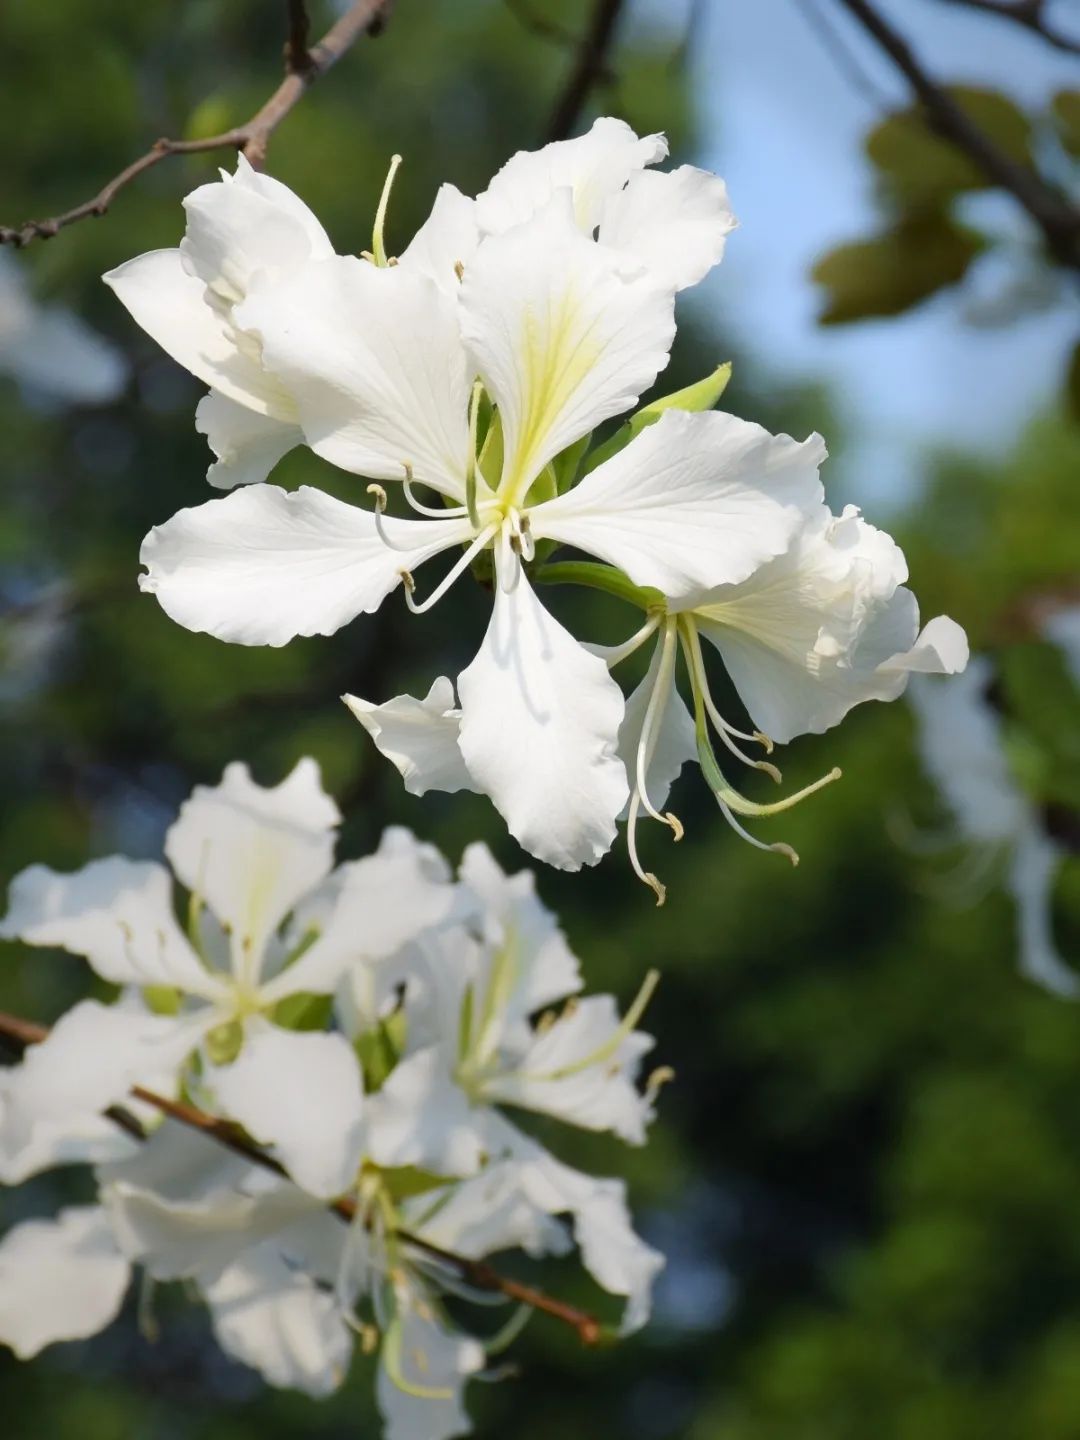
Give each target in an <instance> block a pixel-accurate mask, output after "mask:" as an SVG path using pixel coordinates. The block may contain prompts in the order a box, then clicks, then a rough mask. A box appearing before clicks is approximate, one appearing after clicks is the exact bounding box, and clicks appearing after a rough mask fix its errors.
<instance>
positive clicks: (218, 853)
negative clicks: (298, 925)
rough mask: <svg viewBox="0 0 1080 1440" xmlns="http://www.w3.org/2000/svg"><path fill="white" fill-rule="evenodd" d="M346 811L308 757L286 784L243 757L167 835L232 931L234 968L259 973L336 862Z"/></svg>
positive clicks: (201, 789) (197, 792)
mask: <svg viewBox="0 0 1080 1440" xmlns="http://www.w3.org/2000/svg"><path fill="white" fill-rule="evenodd" d="M340 821H341V813H340V811H339V810H338V808H337V806H336V805H335V804H334V802H333V800H331V799H330V797H329V795H327V794H326V792H325V791H324V790H323V788H322V780H321V777H320V775H319V767H318V765H317V764H316V763H315V761H314V760H312V759H310V758H308V757H305V758H304V759H303V760H300V761H298V763H297V764H296V766H295V767H294V768H293V770H292V772H291V774H289V775H288V776H286V778H285V779H284V780H283V781H282V782H281V783H280V784H279V785H271V786H262V785H259V784H257V783H256V782H255V781H254V780H253V779H252V778H251V772H250V771H249V770H248V768H247V766H246V765H244V764H243V763H242V762H240V761H234V762H233V763H232V764H231V765H227V766H226V767H225V773H224V774H223V775H222V777H221V782H220V784H218V785H215V786H208V785H196V787H195V789H194V790H193V791H192V793H191V796H190V798H189V799H187V800H185V801H184V803H183V805H182V806H181V807H180V813H179V815H178V816H177V818H176V820H175V821H174V822H173V824H172V825H171V826H170V827H169V831H168V834H167V835H166V837H165V854H166V856H167V857H168V860H169V863H170V865H172V867H173V869H174V870H175V872H176V874H177V876H178V877H179V878H180V879H181V880H182V881H183V883H184V884H185V885H186V886H187V888H188V889H189V890H190V891H191V892H192V893H193V894H195V895H198V896H199V897H200V898H201V899H202V900H204V901H205V902H206V904H207V905H208V906H209V907H210V909H211V911H212V912H213V914H214V915H215V916H216V917H217V919H218V920H219V921H220V922H221V923H222V924H223V925H226V926H228V927H229V929H230V931H231V938H232V945H233V960H234V965H236V964H240V965H241V966H242V967H243V968H244V969H245V971H246V973H245V977H244V978H246V979H247V980H248V981H254V980H256V979H257V977H258V967H259V964H260V962H261V959H262V954H263V950H264V947H265V945H266V941H267V939H268V938H269V936H270V935H272V934H273V933H274V931H275V930H277V928H278V926H279V925H280V924H281V922H282V920H284V918H285V916H286V915H288V913H289V911H290V910H292V908H293V906H294V905H295V904H296V902H297V901H298V900H299V899H300V898H301V897H302V896H303V895H306V894H307V893H308V891H309V890H311V889H313V888H314V887H315V886H316V885H317V884H318V883H319V882H320V881H321V880H322V879H323V878H324V877H325V876H326V875H327V874H329V872H330V867H331V865H332V864H333V858H334V840H335V828H336V826H337V825H338V824H340Z"/></svg>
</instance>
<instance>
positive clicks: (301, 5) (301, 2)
mask: <svg viewBox="0 0 1080 1440" xmlns="http://www.w3.org/2000/svg"><path fill="white" fill-rule="evenodd" d="M288 6H289V38H288V39H287V40H286V41H285V74H286V75H302V74H303V73H304V71H305V70H309V69H310V68H311V51H310V50H309V49H308V37H309V36H310V34H311V18H310V16H309V15H308V13H307V4H306V3H305V0H288Z"/></svg>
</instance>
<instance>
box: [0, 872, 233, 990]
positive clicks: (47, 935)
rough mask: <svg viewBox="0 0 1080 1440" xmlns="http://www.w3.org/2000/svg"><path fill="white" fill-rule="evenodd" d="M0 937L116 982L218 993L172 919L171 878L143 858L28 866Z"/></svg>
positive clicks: (19, 877)
mask: <svg viewBox="0 0 1080 1440" xmlns="http://www.w3.org/2000/svg"><path fill="white" fill-rule="evenodd" d="M0 939H4V940H22V941H23V942H24V944H27V945H56V946H59V947H60V948H61V949H63V950H70V951H71V952H72V954H75V955H84V956H85V957H86V959H87V960H88V961H89V962H90V964H91V965H92V966H93V968H94V970H96V971H97V973H98V974H99V975H100V976H101V977H102V979H104V980H109V981H112V983H113V984H116V985H175V986H176V987H177V988H178V989H180V990H183V991H185V992H186V993H188V994H192V995H201V996H203V997H204V998H206V999H210V1000H213V999H215V998H216V997H217V996H218V995H219V994H220V988H221V987H220V985H219V984H218V983H217V982H216V981H215V980H214V978H213V977H212V976H211V975H209V974H208V973H207V971H206V970H204V969H203V967H202V965H201V964H200V962H199V960H198V958H197V957H196V955H195V952H194V951H193V950H192V948H191V946H190V945H189V944H188V942H187V940H186V939H185V938H184V935H183V933H182V932H181V930H180V927H179V925H178V924H177V922H176V917H175V915H174V913H173V894H172V877H171V876H170V874H169V872H168V871H167V870H166V869H165V867H164V866H163V865H157V864H154V863H152V862H151V861H148V860H128V859H127V858H126V857H125V856H123V855H110V856H109V857H108V858H107V859H104V860H93V861H91V863H90V864H89V865H87V866H85V867H84V868H83V869H82V870H76V871H75V872H74V873H73V874H70V875H62V874H59V873H58V872H57V871H55V870H50V869H49V867H48V866H47V865H31V866H30V868H29V869H27V870H23V871H22V873H21V874H19V875H16V877H15V879H14V880H13V881H12V883H11V892H10V904H9V908H8V913H7V915H6V916H5V917H4V919H3V921H2V922H0Z"/></svg>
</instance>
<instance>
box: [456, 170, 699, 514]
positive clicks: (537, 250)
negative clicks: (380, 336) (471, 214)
mask: <svg viewBox="0 0 1080 1440" xmlns="http://www.w3.org/2000/svg"><path fill="white" fill-rule="evenodd" d="M620 265H621V262H620V260H619V256H618V254H617V253H616V252H614V251H611V250H608V249H606V248H605V247H604V246H600V245H596V244H594V242H593V241H592V240H589V239H587V238H586V237H585V236H584V235H582V233H581V232H580V230H579V229H578V228H577V226H576V225H575V224H574V220H573V216H572V215H571V213H570V202H569V196H568V195H567V194H566V193H562V194H560V195H557V196H556V197H555V199H554V200H553V201H552V203H551V204H550V205H549V206H548V207H547V208H546V209H545V210H543V211H542V212H541V213H540V214H539V215H537V216H536V217H535V219H533V220H531V221H529V222H528V223H527V224H524V225H520V226H518V227H517V228H516V229H514V230H510V231H508V232H507V233H506V234H505V235H497V236H493V237H492V238H491V239H489V240H485V241H484V243H483V245H481V247H480V249H479V250H478V251H477V253H476V259H475V260H474V261H473V263H472V265H470V266H469V268H468V270H466V272H465V278H464V281H463V282H462V286H461V310H462V319H461V328H462V334H463V336H464V339H465V343H466V345H467V347H468V349H469V351H470V354H471V356H472V358H473V360H474V363H475V366H476V369H477V370H478V371H479V373H480V376H481V377H482V379H483V381H484V383H485V385H486V387H487V390H488V393H489V395H490V396H491V398H492V400H493V401H494V402H495V403H496V404H497V405H498V407H499V414H500V416H501V418H502V426H503V438H504V446H505V457H506V458H505V463H504V466H503V474H502V481H501V491H502V493H503V494H504V495H505V496H506V497H507V498H508V499H510V500H512V501H514V502H516V503H517V504H521V503H522V501H523V500H524V498H525V495H526V492H527V491H528V489H529V486H530V485H531V484H532V482H533V481H534V480H535V479H536V477H537V475H538V474H539V473H540V471H541V470H542V469H543V467H544V466H545V465H546V464H547V462H548V461H549V460H551V459H553V458H554V456H556V455H558V454H559V452H560V451H561V450H564V449H566V447H567V446H568V445H572V444H573V443H574V441H575V440H578V439H580V438H581V436H582V435H587V434H588V433H589V431H590V430H592V429H593V427H594V426H596V425H598V424H599V423H600V422H601V421H602V420H606V419H608V418H609V417H610V416H612V415H619V414H621V413H622V412H623V411H624V410H628V409H630V408H631V407H632V406H633V405H634V404H636V402H637V399H638V396H639V395H640V394H641V392H642V391H643V390H645V389H647V388H648V386H649V385H651V384H652V382H653V381H654V380H655V379H656V377H657V375H658V374H659V373H660V371H661V370H662V369H663V368H664V366H665V365H666V364H667V363H668V351H669V350H670V348H671V342H672V340H673V339H674V336H675V320H674V309H673V300H672V296H671V293H670V292H665V291H663V290H661V289H660V288H658V287H656V286H654V285H653V284H652V283H651V282H650V281H649V280H648V279H647V278H644V279H627V278H625V276H624V275H623V274H622V273H621V269H620Z"/></svg>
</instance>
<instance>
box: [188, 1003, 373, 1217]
mask: <svg viewBox="0 0 1080 1440" xmlns="http://www.w3.org/2000/svg"><path fill="white" fill-rule="evenodd" d="M207 1080H208V1083H209V1085H210V1086H211V1088H212V1089H213V1091H214V1094H215V1096H216V1098H217V1102H218V1105H219V1107H220V1109H221V1111H222V1113H223V1114H224V1115H226V1116H228V1118H229V1119H231V1120H238V1121H239V1122H240V1124H241V1125H243V1127H244V1129H245V1130H247V1131H248V1132H249V1133H250V1134H251V1135H252V1136H253V1137H254V1138H255V1139H256V1140H258V1141H259V1142H260V1143H261V1144H264V1145H270V1146H272V1147H273V1152H274V1154H275V1155H276V1157H277V1158H278V1159H279V1160H280V1161H281V1163H282V1164H283V1165H284V1166H285V1169H286V1170H287V1171H288V1172H289V1175H290V1176H291V1178H292V1179H293V1180H295V1182H296V1184H297V1185H299V1186H300V1188H301V1189H303V1190H306V1191H307V1192H308V1193H309V1194H310V1195H317V1196H319V1197H321V1198H323V1199H327V1200H328V1199H331V1198H332V1197H333V1196H335V1195H340V1194H341V1193H342V1192H343V1191H345V1190H347V1189H348V1188H349V1187H350V1185H352V1183H353V1182H354V1181H355V1179H356V1173H357V1170H358V1168H359V1165H360V1157H361V1153H362V1150H363V1145H364V1134H363V1113H362V1112H363V1080H362V1078H361V1075H360V1066H359V1064H358V1063H357V1059H356V1055H355V1052H354V1051H353V1048H352V1046H351V1045H350V1044H349V1042H348V1041H347V1040H346V1039H345V1037H344V1036H343V1035H333V1034H324V1033H322V1032H321V1031H314V1030H306V1031H301V1030H295V1031H293V1030H281V1029H279V1028H278V1027H277V1026H276V1025H269V1024H267V1022H266V1021H265V1020H261V1019H258V1018H256V1019H254V1020H251V1021H249V1022H248V1024H247V1026H246V1027H245V1032H244V1043H243V1045H242V1046H241V1049H240V1054H239V1055H238V1056H237V1057H236V1059H235V1060H234V1061H233V1062H232V1064H231V1065H223V1066H220V1067H217V1068H215V1069H213V1070H211V1071H210V1072H209V1074H208V1076H207Z"/></svg>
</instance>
